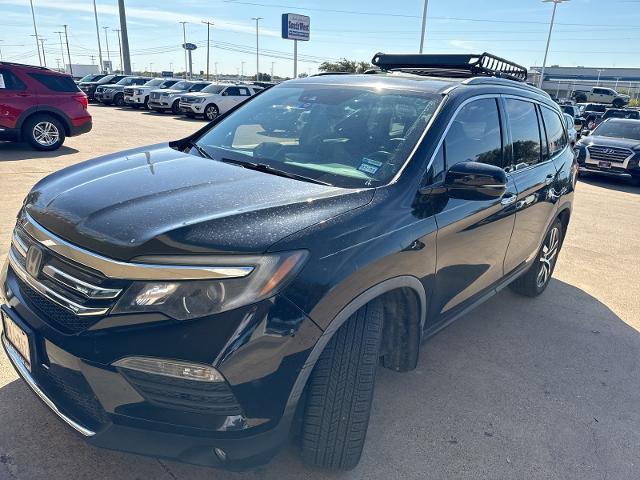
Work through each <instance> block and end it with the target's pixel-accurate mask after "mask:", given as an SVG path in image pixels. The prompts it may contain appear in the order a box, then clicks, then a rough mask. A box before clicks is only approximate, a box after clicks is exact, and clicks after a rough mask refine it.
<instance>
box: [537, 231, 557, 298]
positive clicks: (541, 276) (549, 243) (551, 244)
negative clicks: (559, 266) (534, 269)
mask: <svg viewBox="0 0 640 480" xmlns="http://www.w3.org/2000/svg"><path fill="white" fill-rule="evenodd" d="M559 247H560V229H559V228H558V227H557V226H556V227H553V228H552V229H551V231H550V232H549V235H547V238H546V239H545V242H544V245H543V246H542V252H541V254H540V265H539V267H538V268H539V270H538V276H537V279H536V284H537V285H538V288H541V287H543V286H544V285H545V284H546V283H547V282H548V281H549V277H551V273H552V272H553V267H554V265H555V262H556V258H557V255H558V249H559Z"/></svg>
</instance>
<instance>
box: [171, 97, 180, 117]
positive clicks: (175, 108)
mask: <svg viewBox="0 0 640 480" xmlns="http://www.w3.org/2000/svg"><path fill="white" fill-rule="evenodd" d="M171 113H173V114H174V115H180V114H181V113H182V110H181V109H180V100H176V101H175V102H173V103H172V104H171Z"/></svg>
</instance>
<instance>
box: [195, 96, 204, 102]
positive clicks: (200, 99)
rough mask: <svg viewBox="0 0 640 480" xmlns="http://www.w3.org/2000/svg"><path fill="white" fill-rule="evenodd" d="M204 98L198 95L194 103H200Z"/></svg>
mask: <svg viewBox="0 0 640 480" xmlns="http://www.w3.org/2000/svg"><path fill="white" fill-rule="evenodd" d="M205 100H206V99H205V98H204V97H200V98H198V99H196V101H195V102H194V103H202V102H204V101H205Z"/></svg>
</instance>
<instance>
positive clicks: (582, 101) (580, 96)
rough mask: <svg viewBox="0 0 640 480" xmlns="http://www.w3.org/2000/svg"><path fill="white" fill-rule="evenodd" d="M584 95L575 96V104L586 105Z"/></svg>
mask: <svg viewBox="0 0 640 480" xmlns="http://www.w3.org/2000/svg"><path fill="white" fill-rule="evenodd" d="M586 101H587V97H586V95H576V103H586Z"/></svg>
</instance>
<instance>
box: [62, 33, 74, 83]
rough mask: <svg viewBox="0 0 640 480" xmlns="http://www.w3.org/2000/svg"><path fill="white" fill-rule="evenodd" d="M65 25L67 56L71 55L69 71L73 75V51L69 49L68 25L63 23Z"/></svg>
mask: <svg viewBox="0 0 640 480" xmlns="http://www.w3.org/2000/svg"><path fill="white" fill-rule="evenodd" d="M63 27H64V39H65V41H66V42H67V57H69V73H70V74H71V76H73V67H72V66H71V53H70V51H69V35H67V27H68V25H63Z"/></svg>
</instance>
